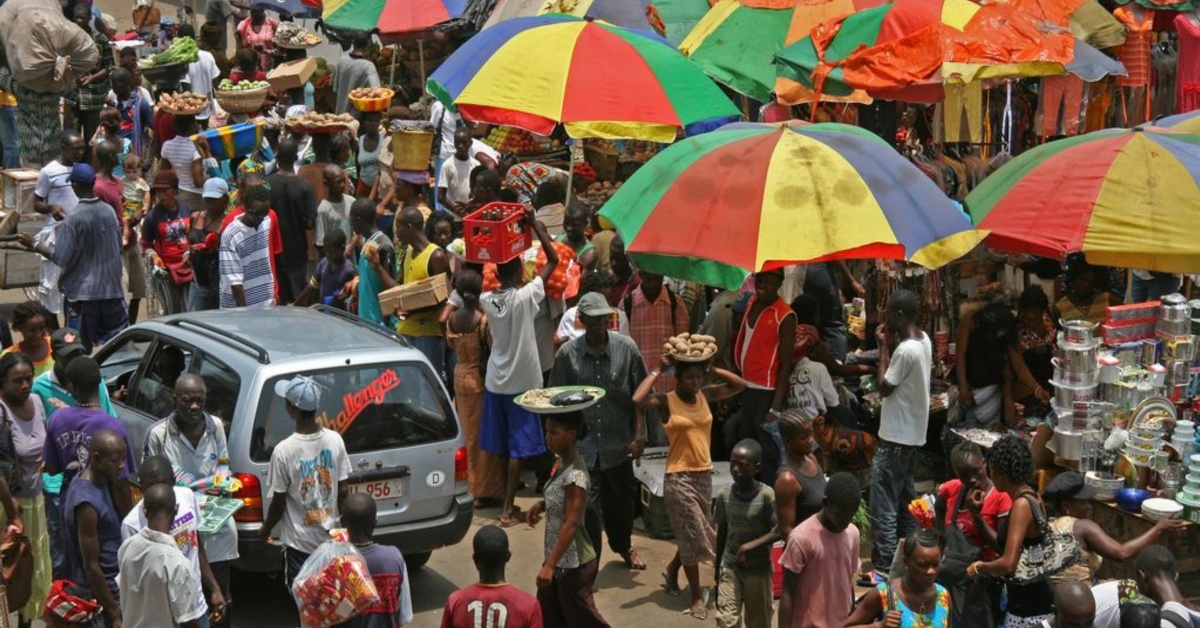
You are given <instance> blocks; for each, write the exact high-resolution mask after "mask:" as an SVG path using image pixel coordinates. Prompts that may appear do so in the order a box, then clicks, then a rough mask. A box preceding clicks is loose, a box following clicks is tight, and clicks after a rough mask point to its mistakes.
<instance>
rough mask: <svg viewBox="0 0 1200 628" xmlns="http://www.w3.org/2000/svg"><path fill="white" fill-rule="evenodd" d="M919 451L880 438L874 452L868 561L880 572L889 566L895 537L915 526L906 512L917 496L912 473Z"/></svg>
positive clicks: (914, 522)
mask: <svg viewBox="0 0 1200 628" xmlns="http://www.w3.org/2000/svg"><path fill="white" fill-rule="evenodd" d="M920 451H921V448H920V447H910V446H908V445H897V444H896V443H889V442H887V441H884V440H880V441H879V449H878V451H876V452H875V461H874V463H873V464H872V465H871V493H870V498H869V499H870V512H871V519H872V525H874V526H875V542H874V543H873V544H872V546H871V563H872V564H873V565H874V567H875V570H876V571H878V572H880V573H883V572H884V571H887V570H889V569H891V566H892V557H893V555H894V554H895V553H896V543H897V539H900V538H904V537H906V536H908V534H909V533H911V532H914V531H915V530H916V529H917V522H916V520H915V519H913V516H912V515H911V514H909V512H908V504H909V502H911V501H912V500H913V499H915V498H916V496H917V490H916V487H915V486H913V475H914V474H915V473H916V471H917V456H918V455H919V454H920Z"/></svg>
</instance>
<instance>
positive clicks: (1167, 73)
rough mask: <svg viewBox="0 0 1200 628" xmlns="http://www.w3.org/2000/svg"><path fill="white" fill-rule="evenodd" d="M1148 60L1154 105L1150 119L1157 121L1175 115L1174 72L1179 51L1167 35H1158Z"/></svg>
mask: <svg viewBox="0 0 1200 628" xmlns="http://www.w3.org/2000/svg"><path fill="white" fill-rule="evenodd" d="M1150 60H1151V63H1152V64H1153V66H1154V105H1153V111H1152V112H1151V114H1150V117H1151V118H1152V119H1157V118H1160V117H1162V116H1169V115H1171V114H1173V113H1175V108H1176V105H1175V102H1176V100H1177V97H1176V92H1177V91H1178V89H1177V87H1176V85H1175V83H1176V80H1175V78H1176V77H1175V72H1176V68H1177V67H1178V65H1179V50H1178V49H1177V48H1176V47H1175V43H1174V42H1172V41H1171V37H1170V36H1169V35H1168V34H1167V33H1162V34H1161V35H1159V39H1158V44H1157V45H1155V46H1154V49H1153V50H1152V51H1151V52H1150Z"/></svg>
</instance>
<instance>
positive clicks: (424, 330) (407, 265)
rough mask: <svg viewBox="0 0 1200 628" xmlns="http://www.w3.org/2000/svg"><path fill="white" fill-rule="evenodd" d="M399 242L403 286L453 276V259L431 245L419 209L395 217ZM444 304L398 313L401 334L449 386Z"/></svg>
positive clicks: (411, 208) (401, 212)
mask: <svg viewBox="0 0 1200 628" xmlns="http://www.w3.org/2000/svg"><path fill="white" fill-rule="evenodd" d="M395 231H396V240H397V242H399V244H400V246H402V247H404V248H403V249H401V251H400V283H401V284H402V285H410V284H413V283H415V282H418V281H422V280H424V279H428V278H430V277H435V276H437V275H447V276H449V274H450V259H449V258H448V257H447V255H446V251H444V250H442V248H441V247H439V246H438V245H436V244H434V243H432V242H430V241H429V238H428V237H426V235H425V217H424V216H423V215H422V214H421V211H420V210H419V209H417V208H416V207H405V208H404V209H402V210H401V211H400V215H398V216H397V217H396V222H395ZM440 313H441V304H437V305H434V306H433V307H427V308H424V309H420V310H416V311H412V312H400V311H397V313H396V315H397V316H398V317H399V318H400V324H399V325H397V327H396V331H398V332H400V334H401V335H403V336H404V338H405V339H406V340H408V342H409V344H411V345H412V346H414V347H416V348H417V349H418V350H420V351H421V353H424V354H425V357H426V358H429V363H430V364H432V365H433V369H434V371H436V372H437V373H438V375H440V376H441V377H442V380H443V381H446V382H449V379H448V373H446V368H445V366H446V364H445V362H446V359H445V357H446V338H445V336H444V335H443V333H442V325H441V322H440V321H439V320H438V315H439V314H440Z"/></svg>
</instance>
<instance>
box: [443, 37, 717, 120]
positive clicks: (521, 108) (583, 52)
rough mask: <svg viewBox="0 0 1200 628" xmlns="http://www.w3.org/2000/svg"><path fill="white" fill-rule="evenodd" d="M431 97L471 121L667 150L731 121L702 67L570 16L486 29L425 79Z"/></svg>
mask: <svg viewBox="0 0 1200 628" xmlns="http://www.w3.org/2000/svg"><path fill="white" fill-rule="evenodd" d="M427 88H428V89H429V93H431V94H433V95H434V96H436V97H437V98H438V99H439V100H441V101H442V102H444V103H453V104H454V105H455V106H457V107H458V111H459V112H460V113H461V114H462V115H463V117H465V118H467V119H468V120H474V121H479V122H487V123H490V124H502V125H508V126H516V127H521V128H523V129H527V130H529V131H533V132H534V133H538V134H540V135H549V134H550V133H551V131H553V130H554V125H555V124H557V123H562V124H563V125H564V126H565V127H566V129H567V133H568V134H569V135H571V136H572V137H603V138H610V139H621V138H624V139H644V140H651V141H655V142H672V141H674V140H675V137H676V133H677V131H678V130H680V129H684V128H687V127H690V126H693V125H711V124H712V123H713V122H714V121H717V120H723V119H736V118H737V117H738V115H739V112H738V109H737V107H735V106H734V105H733V103H731V102H729V99H728V98H727V97H726V96H725V94H724V93H722V92H721V89H720V88H719V87H717V85H716V84H715V83H713V82H712V81H711V80H710V79H709V78H708V76H706V75H705V74H704V72H701V71H700V69H699V68H697V67H696V66H695V65H693V64H692V63H691V62H690V61H688V60H687V59H686V58H685V57H684V56H683V55H681V54H679V52H677V51H676V50H675V49H674V48H673V47H672V46H671V44H670V43H668V42H667V41H666V40H665V39H662V38H661V37H659V36H658V35H655V34H654V33H651V32H649V31H636V30H631V29H624V28H619V27H616V26H613V25H611V24H607V23H604V22H597V21H592V20H584V19H579V18H576V17H571V16H568V15H547V16H542V17H526V18H517V19H514V20H508V21H506V22H501V23H499V24H497V25H495V26H493V27H491V28H488V29H485V30H484V31H482V32H480V33H479V34H478V35H476V36H475V37H473V38H471V39H469V40H467V42H466V43H465V44H463V46H462V47H461V48H459V49H458V50H457V51H456V52H455V53H454V54H452V55H450V57H449V58H448V59H446V61H445V62H444V63H443V64H442V65H441V67H439V68H438V69H437V71H435V72H434V73H433V76H431V77H429V81H428V84H427Z"/></svg>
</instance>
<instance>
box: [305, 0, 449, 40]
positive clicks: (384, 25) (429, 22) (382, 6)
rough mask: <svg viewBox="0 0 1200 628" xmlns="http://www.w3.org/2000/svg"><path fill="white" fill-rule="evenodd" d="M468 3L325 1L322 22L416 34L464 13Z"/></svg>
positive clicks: (384, 32) (439, 0) (436, 0)
mask: <svg viewBox="0 0 1200 628" xmlns="http://www.w3.org/2000/svg"><path fill="white" fill-rule="evenodd" d="M466 8H467V0H325V7H324V9H323V10H322V12H321V19H323V20H324V21H325V23H326V24H328V25H329V26H332V27H334V28H346V29H353V30H375V29H379V33H380V34H381V35H398V34H403V33H416V32H420V31H423V30H426V29H428V28H430V27H433V26H436V25H438V24H441V23H442V22H448V21H450V20H452V19H454V18H456V17H459V16H460V15H462V14H463V11H465V10H466Z"/></svg>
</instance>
